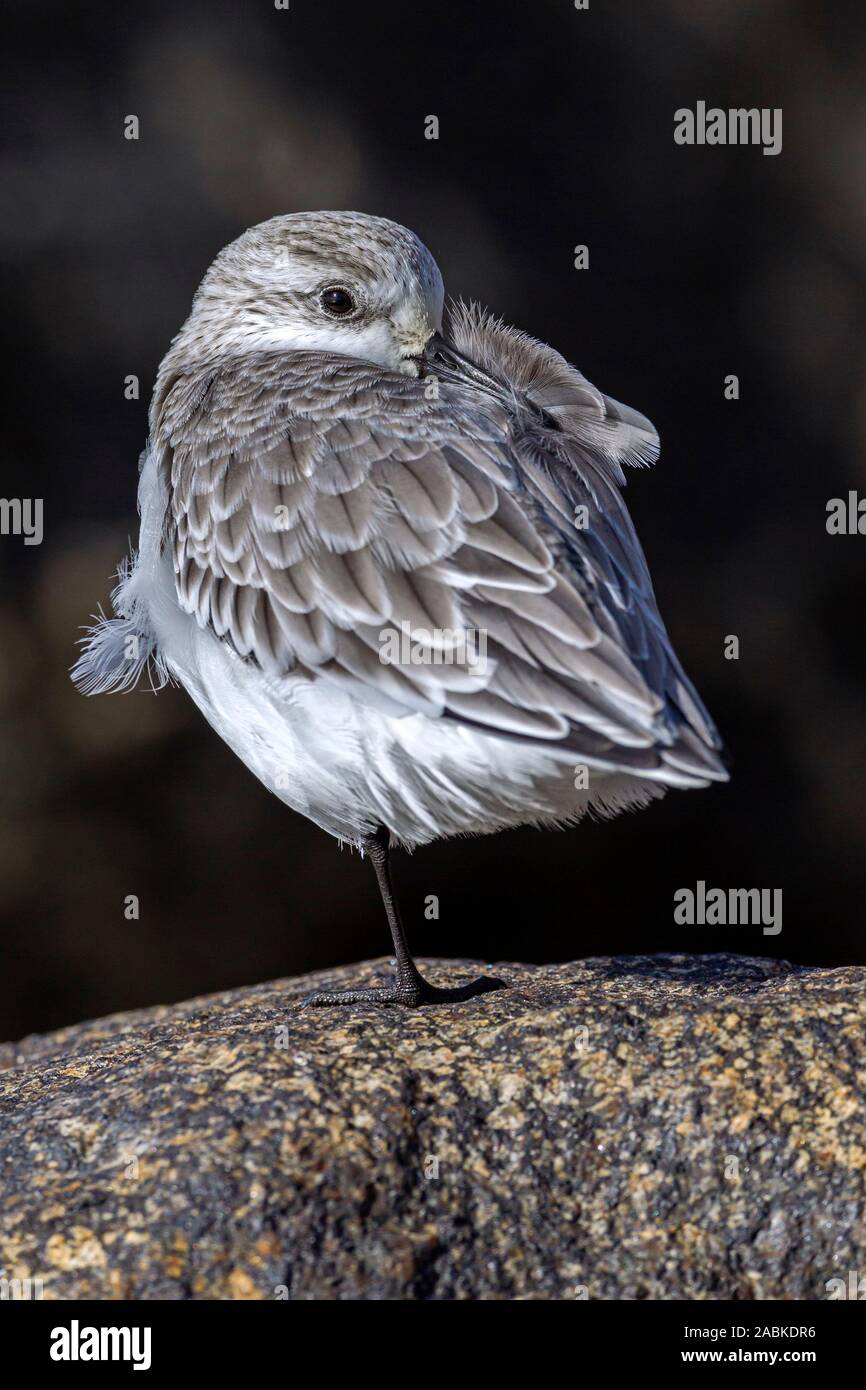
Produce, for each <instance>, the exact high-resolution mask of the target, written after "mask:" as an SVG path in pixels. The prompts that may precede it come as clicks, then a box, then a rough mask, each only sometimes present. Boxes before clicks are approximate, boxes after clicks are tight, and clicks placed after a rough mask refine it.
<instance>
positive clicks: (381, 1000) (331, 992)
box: [302, 972, 506, 1009]
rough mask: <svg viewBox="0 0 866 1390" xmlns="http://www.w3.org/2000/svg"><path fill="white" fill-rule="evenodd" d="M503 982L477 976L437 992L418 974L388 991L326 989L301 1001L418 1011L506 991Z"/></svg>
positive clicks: (316, 1003)
mask: <svg viewBox="0 0 866 1390" xmlns="http://www.w3.org/2000/svg"><path fill="white" fill-rule="evenodd" d="M505 987H506V985H505V981H504V980H494V979H493V978H492V977H491V976H489V975H480V976H479V978H478V979H477V980H471V981H469V982H468V983H467V984H465V985H455V986H454V987H453V988H451V989H440V988H439V987H438V986H437V985H431V984H429V983H428V982H427V980H425V979H424V977H423V975H418V974H417V972H416V974H415V976H413V977H412V978H409V979H405V980H398V982H397V983H396V984H395V985H393V986H392V987H390V988H387V989H377V988H375V987H373V988H370V989H325V990H317V992H316V993H315V994H308V995H307V996H306V998H305V999H304V1000H303V1001H302V1002H303V1005H304V1007H306V1006H307V1005H308V1004H309V1005H329V1004H377V1005H381V1004H399V1005H402V1006H403V1008H407V1009H417V1008H418V1007H419V1006H420V1005H421V1004H458V1003H460V1002H461V1000H464V999H474V998H475V996H476V995H478V994H489V993H490V992H491V990H494V989H505Z"/></svg>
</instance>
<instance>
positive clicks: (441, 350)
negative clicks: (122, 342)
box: [74, 212, 726, 1004]
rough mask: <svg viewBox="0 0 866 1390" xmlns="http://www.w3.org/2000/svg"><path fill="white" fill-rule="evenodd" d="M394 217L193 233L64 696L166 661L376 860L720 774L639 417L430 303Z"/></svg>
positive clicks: (481, 317)
mask: <svg viewBox="0 0 866 1390" xmlns="http://www.w3.org/2000/svg"><path fill="white" fill-rule="evenodd" d="M442 314H443V287H442V277H441V275H440V273H439V269H438V267H437V265H436V262H435V261H434V260H433V257H432V256H431V254H430V252H429V251H428V250H427V249H426V247H425V246H424V245H423V244H422V243H421V242H420V241H419V240H418V238H417V237H416V236H415V235H414V234H413V233H412V232H410V231H407V230H406V228H404V227H400V226H397V225H396V224H395V223H393V222H389V221H386V220H385V219H384V218H379V217H369V216H364V215H362V214H360V213H351V212H342V213H340V212H319V213H295V214H292V215H290V216H286V217H275V218H272V219H271V220H270V221H268V222H264V223H262V224H261V225H260V226H257V227H253V228H251V229H250V230H249V231H247V232H245V233H244V234H243V236H241V237H239V238H238V239H237V240H236V241H234V242H232V243H231V245H229V246H227V247H226V248H225V249H224V250H223V251H222V252H220V254H219V255H218V256H217V258H216V260H215V261H214V263H213V265H212V266H211V267H210V269H209V270H208V272H207V274H206V275H205V277H204V280H203V281H202V283H201V285H200V287H199V289H198V291H197V293H196V295H195V298H194V300H193V305H192V311H191V313H190V315H189V318H188V319H187V320H186V323H185V324H184V325H183V327H182V329H181V330H180V332H179V333H178V335H177V337H176V338H175V339H174V341H173V343H172V345H171V348H170V349H169V352H168V353H167V355H166V357H165V358H164V360H163V362H162V365H161V366H160V369H159V374H158V377H157V381H156V387H155V390H154V394H153V400H152V402H151V407H150V437H149V441H148V445H147V448H146V451H145V453H144V455H143V456H142V463H141V478H140V485H139V492H138V497H139V508H140V511H141V535H140V542H139V547H138V551H137V553H136V554H135V555H134V556H133V557H132V559H131V560H130V561H128V562H127V563H126V564H125V565H124V566H123V567H122V570H121V574H120V582H119V584H118V587H117V589H116V591H115V593H114V598H113V602H114V609H115V614H116V616H114V617H112V618H102V619H100V621H98V622H97V623H96V625H95V627H93V628H92V629H91V630H90V632H89V635H88V637H87V638H86V639H85V643H84V648H83V653H82V655H81V657H80V659H79V661H78V663H77V666H76V668H75V671H74V678H75V679H76V681H77V683H78V684H79V686H80V687H81V689H82V690H84V691H86V692H87V693H94V692H99V691H106V690H117V689H127V688H129V687H130V686H131V685H133V684H134V683H135V682H136V680H137V679H138V677H139V675H140V674H141V673H142V671H144V670H145V668H148V667H149V668H150V671H151V677H152V678H153V676H154V675H156V676H157V678H158V679H168V678H173V679H176V680H177V681H179V682H180V683H181V684H182V685H183V686H184V687H185V688H186V690H187V691H188V692H189V694H190V695H191V696H192V699H193V700H194V701H195V703H196V704H197V705H198V706H199V708H200V709H201V711H202V712H203V714H204V715H205V717H206V718H207V719H208V720H209V722H210V723H211V724H212V725H213V727H214V728H215V729H216V731H217V732H218V733H219V734H220V735H221V736H222V737H223V738H224V739H225V741H226V742H227V743H228V744H229V746H230V747H231V748H233V749H234V751H235V752H236V753H237V754H238V756H239V757H240V758H241V759H242V760H243V762H244V763H246V765H247V767H249V768H250V769H251V770H252V771H253V772H254V773H255V774H256V776H257V777H259V778H260V780H261V781H262V782H264V784H265V786H267V787H268V788H269V789H270V790H271V791H272V792H274V793H275V794H276V795H277V796H278V797H280V798H281V800H282V801H284V802H286V803H287V804H288V805H289V806H292V807H293V808H294V809H295V810H297V811H300V812H302V813H303V814H304V815H305V816H309V818H310V819H311V820H313V821H315V822H316V824H317V825H320V826H321V827H322V828H323V829H324V830H327V831H329V832H330V833H331V834H332V835H334V836H336V837H337V839H338V840H340V841H343V842H349V843H350V844H352V845H354V846H356V847H358V848H360V849H362V850H363V851H364V852H366V853H367V854H368V855H369V856H370V858H371V860H372V863H373V866H374V868H375V870H376V874H377V878H378V881H379V886H380V889H381V892H382V898H383V902H384V906H385V910H386V913H387V916H388V921H389V924H390V927H391V932H392V935H393V940H394V949H395V952H396V980H395V983H394V987H393V988H388V989H384V988H383V989H374V990H364V991H348V992H342V993H330V994H320V995H316V996H314V997H313V1000H312V1002H316V1003H333V1002H343V1001H347V1002H352V1001H358V1000H360V1001H365V1002H371V1003H373V1002H375V1003H388V1004H392V1003H403V1004H418V1003H425V1002H430V1001H436V1002H441V1001H445V1000H451V999H457V998H467V997H469V996H470V995H472V994H476V993H479V992H483V991H484V990H486V989H490V988H494V987H495V986H496V985H497V984H498V982H497V981H493V980H489V979H485V978H482V979H481V980H478V981H474V982H472V983H469V984H467V985H465V986H463V987H462V988H460V989H457V990H438V989H435V988H433V987H432V986H431V985H429V984H428V983H427V981H426V980H424V979H423V977H422V976H421V975H420V973H419V972H418V970H417V969H416V967H415V964H414V962H413V960H412V957H411V954H410V952H409V950H408V947H407V944H406V939H405V935H404V931H403V927H402V925H401V921H400V916H399V912H398V908H397V905H396V902H395V900H394V895H393V891H392V887H391V879H390V873H389V849H390V848H391V846H393V845H403V846H406V847H408V848H412V847H414V846H416V845H421V844H425V843H427V842H429V841H431V840H435V839H438V838H440V837H442V836H448V835H457V834H464V833H487V832H492V831H496V830H503V829H506V828H508V827H511V826H517V825H525V824H535V825H542V826H562V825H565V824H568V823H571V822H574V821H576V820H578V819H579V818H580V817H581V816H582V815H583V814H585V813H586V812H587V811H588V810H592V811H594V812H596V813H598V814H600V815H602V816H609V815H614V814H616V812H618V811H620V810H623V809H625V808H627V807H638V806H643V805H645V804H646V803H647V802H649V801H650V800H652V799H653V798H654V797H659V796H662V795H664V793H665V791H666V790H667V789H668V788H669V787H701V786H705V785H706V784H707V783H708V782H711V781H722V780H725V777H726V773H725V771H724V767H723V765H722V762H721V759H720V756H719V748H720V744H719V739H718V736H717V734H716V732H715V729H714V728H713V725H712V722H711V720H710V718H709V716H708V715H707V713H706V711H705V710H704V708H703V705H702V704H701V701H700V699H699V697H698V695H697V693H696V691H695V689H694V687H693V686H692V685H691V684H690V682H689V680H688V678H687V677H686V676H685V674H684V672H683V670H682V668H681V666H680V664H679V662H678V660H677V658H676V656H675V654H674V652H673V650H672V648H671V644H670V641H669V639H668V636H667V633H666V632H665V628H664V625H663V623H662V621H661V618H660V616H659V613H658V609H657V607H656V603H655V599H654V596H653V591H652V586H651V583H650V578H649V574H648V571H647V566H646V562H645V560H644V556H643V553H642V551H641V547H640V544H639V542H638V539H637V536H636V535H635V531H634V527H633V526H632V522H631V519H630V517H629V515H628V512H627V511H626V508H625V505H624V503H623V500H622V497H621V494H620V487H621V485H622V484H623V483H624V481H625V480H624V477H623V472H622V466H623V465H624V464H635V465H641V464H648V463H651V462H653V461H654V460H655V458H656V456H657V453H658V436H657V434H656V432H655V429H654V428H653V426H652V425H651V424H650V422H649V420H647V419H646V418H645V417H644V416H643V415H640V414H638V412H637V411H634V410H631V409H629V408H628V407H627V406H623V405H620V404H619V403H618V402H616V401H614V400H612V399H611V398H610V397H608V396H605V395H603V394H602V393H601V392H600V391H598V390H597V389H596V388H595V387H594V386H592V385H591V384H590V383H589V382H588V381H587V380H586V378H585V377H583V376H582V375H581V373H580V372H579V371H577V369H576V368H574V367H572V366H570V365H569V364H568V362H566V361H565V359H564V358H563V357H561V356H560V355H559V353H557V352H555V351H554V350H553V349H552V348H550V347H547V346H545V345H544V344H543V343H541V342H538V341H536V340H535V339H533V338H530V337H528V336H527V335H526V334H524V333H521V332H518V331H516V330H515V329H513V328H509V327H507V326H506V325H505V324H504V323H502V322H501V321H500V320H498V319H495V318H492V317H491V316H490V315H488V314H487V313H486V312H483V311H481V310H480V309H478V308H477V307H475V306H467V305H465V304H457V305H454V306H451V308H450V311H449V314H448V319H447V325H446V328H445V329H444V330H443V326H442Z"/></svg>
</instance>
